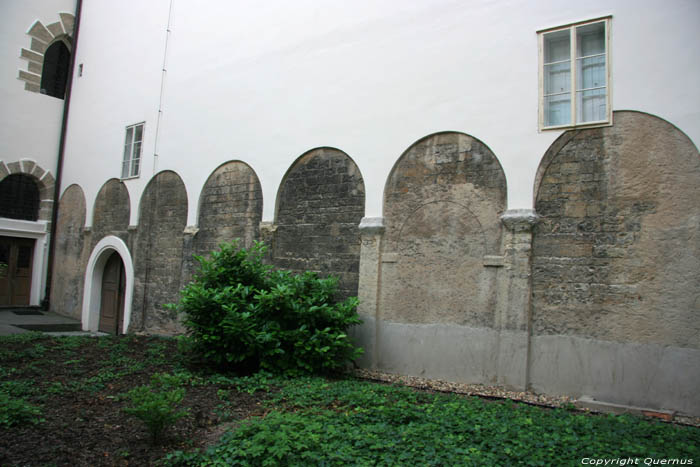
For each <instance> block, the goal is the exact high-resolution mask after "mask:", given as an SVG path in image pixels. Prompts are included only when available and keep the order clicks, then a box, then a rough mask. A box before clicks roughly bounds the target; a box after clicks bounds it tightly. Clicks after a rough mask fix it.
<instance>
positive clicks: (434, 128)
mask: <svg viewBox="0 0 700 467" xmlns="http://www.w3.org/2000/svg"><path fill="white" fill-rule="evenodd" d="M49 3H50V2H37V4H36V5H34V8H35V9H36V10H37V11H34V10H31V9H30V8H29V7H28V6H19V2H17V3H15V4H12V2H11V4H12V5H13V8H14V9H15V10H17V11H18V12H19V11H20V10H21V11H22V12H23V13H26V14H25V16H26V19H25V18H22V21H24V23H26V25H24V26H22V27H18V31H21V34H19V33H17V34H15V35H18V36H21V37H22V38H25V37H26V38H28V39H27V40H26V41H25V42H26V43H25V44H24V45H22V43H21V41H20V40H19V39H16V38H15V40H14V42H13V45H12V47H13V48H11V50H10V49H8V50H10V52H7V54H8V56H9V54H14V55H12V57H16V56H19V57H20V58H17V59H16V60H15V61H16V62H17V68H21V67H22V66H25V69H26V66H27V62H29V64H31V63H34V61H32V60H31V59H29V60H27V59H26V58H22V57H24V56H23V55H21V54H22V53H24V52H23V51H22V49H23V48H24V49H27V50H28V51H31V50H32V49H31V41H32V40H33V39H35V38H36V37H35V36H32V34H31V31H35V34H38V33H37V32H36V31H38V30H39V29H38V28H33V27H34V25H35V22H36V21H38V20H40V21H41V24H44V25H46V23H47V22H50V21H53V20H52V18H54V17H56V18H61V21H63V19H62V18H63V16H61V13H62V12H72V11H74V10H75V5H69V6H66V7H63V6H60V5H49ZM21 5H25V4H24V2H22V3H21ZM47 5H49V6H50V7H51V8H53V10H51V8H49V6H47ZM40 7H41V8H40ZM47 9H49V10H51V11H46V10H47ZM39 10H41V14H39ZM54 10H55V12H54ZM30 13H31V14H30ZM32 15H33V16H32ZM16 16H17V15H16ZM699 17H700V5H698V3H697V2H695V1H692V0H688V1H684V0H674V1H673V2H672V5H667V4H664V5H660V4H659V2H657V1H652V0H644V1H614V2H609V1H595V0H594V1H590V2H586V3H585V4H583V3H581V2H554V1H552V2H527V1H510V2H506V1H504V2H491V1H470V2H451V1H444V0H430V1H426V0H416V1H408V2H406V1H402V2H393V1H391V2H369V1H367V2H359V3H358V2H342V1H337V2H323V4H320V3H318V2H301V3H300V2H294V3H289V2H281V1H280V2H276V1H275V2H272V3H269V2H268V3H266V4H265V5H264V6H261V7H250V6H248V5H244V4H238V3H236V2H233V3H231V2H220V3H217V4H215V5H207V6H206V7H205V6H203V5H201V4H200V3H197V2H190V1H185V0H158V1H151V2H131V1H127V2H119V3H118V4H114V5H112V4H105V3H104V2H92V1H88V0H84V1H83V2H82V8H81V13H80V17H79V19H78V24H79V30H80V36H79V41H78V44H77V47H76V50H75V57H74V60H75V66H74V68H73V72H72V91H71V94H70V113H69V116H68V120H67V131H66V133H65V153H64V159H63V164H62V169H61V183H60V190H59V193H60V200H59V203H58V212H57V217H56V218H55V225H56V240H55V243H54V247H55V255H54V257H53V261H54V264H55V265H56V266H55V271H54V272H53V274H52V276H51V287H50V306H51V308H52V309H53V310H54V311H56V312H58V313H61V314H65V315H68V316H75V317H76V318H80V319H81V320H82V322H83V326H84V328H85V329H103V330H107V331H111V332H119V333H123V332H148V333H177V332H181V331H182V328H181V326H180V324H179V322H178V319H177V317H176V316H174V315H173V314H172V312H171V311H169V310H166V309H165V308H164V307H163V305H165V304H168V303H173V302H175V301H177V299H178V291H179V290H180V288H181V287H182V286H183V285H184V284H186V283H187V282H188V281H189V280H190V278H191V274H192V271H193V261H192V259H191V258H192V255H193V254H206V252H208V251H211V249H212V248H215V246H216V245H217V244H218V243H220V242H223V241H228V240H231V239H233V238H240V239H241V241H242V243H243V244H250V243H252V242H253V241H254V240H264V241H265V242H266V243H268V245H269V247H270V250H269V260H270V261H271V262H272V263H273V264H275V265H277V266H279V267H282V268H287V269H292V270H305V269H311V270H316V271H319V272H321V273H323V274H334V275H337V276H339V277H340V284H341V294H342V295H358V296H359V297H360V301H361V305H360V310H359V311H360V314H361V315H362V318H363V321H364V323H363V325H362V326H360V327H358V328H357V329H355V330H354V334H355V337H356V339H357V340H358V342H359V343H360V344H361V345H362V346H363V347H364V348H365V350H366V353H365V356H364V357H363V360H362V361H361V362H360V364H362V365H364V366H367V367H372V368H377V369H381V370H383V371H388V372H395V373H403V374H412V375H421V376H427V377H433V378H442V379H448V380H453V381H464V382H471V383H485V384H501V385H505V386H509V387H515V388H530V389H533V390H535V391H541V392H546V393H552V394H570V395H573V396H581V395H589V396H592V397H594V398H596V399H599V400H602V401H608V402H613V403H619V404H624V405H633V406H642V407H651V408H657V409H662V408H665V409H672V410H678V411H680V412H683V413H690V414H696V415H697V414H700V396H698V395H697V394H696V391H695V389H696V388H697V387H699V386H700V337H699V336H700V274H698V272H700V234H699V233H698V231H699V230H700V229H699V227H700V208H698V203H697V200H698V199H700V155H699V154H698V149H697V142H698V140H699V138H700V112H698V111H697V103H698V102H700V90H699V89H698V88H697V86H695V83H696V82H697V81H698V78H700V48H699V47H698V45H700V44H699V43H698V42H699V37H698V35H697V32H696V23H697V18H699ZM13 21H18V20H16V19H15V20H13ZM19 22H20V23H21V21H19ZM50 24H52V23H50ZM50 24H49V25H50ZM49 25H46V29H47V30H48V31H49V32H51V31H52V29H51V27H49ZM32 28H33V29H32ZM62 28H63V31H64V32H65V31H67V27H66V24H65V23H62ZM54 29H56V28H55V27H54ZM27 31H29V32H27ZM22 35H24V36H22ZM30 36H31V37H30ZM57 37H58V36H57V35H56V34H54V36H53V38H49V37H45V38H44V39H43V40H42V39H41V38H39V40H42V42H43V43H44V44H47V45H50V44H51V43H52V41H55V40H56V38H57ZM49 39H50V40H49ZM66 42H67V43H69V44H70V41H69V40H66ZM27 44H28V45H29V46H28V47H27ZM3 47H5V46H3ZM8 47H9V46H8ZM15 49H16V50H15ZM59 56H60V53H59ZM30 57H32V56H31V55H30ZM8 60H9V61H10V62H11V61H12V60H14V58H12V59H8ZM8 60H6V63H7V62H8ZM52 60H53V59H52ZM37 63H38V62H37ZM32 69H34V70H35V71H36V70H38V68H37V66H32ZM32 69H28V70H26V73H30V74H31V73H34V72H32ZM18 73H19V74H18ZM35 74H36V73H35ZM18 77H19V80H18V79H17V78H18ZM32 79H33V80H35V81H36V78H35V77H31V76H29V75H25V74H22V73H20V72H16V73H15V75H14V76H13V77H12V80H10V81H11V83H10V82H8V83H7V84H6V85H3V88H5V87H6V88H8V89H10V87H12V93H16V94H17V96H18V97H17V99H18V104H17V106H20V105H25V104H20V103H19V101H20V100H21V101H22V102H24V100H28V99H40V98H41V99H53V100H54V101H57V102H60V99H57V98H52V97H49V96H43V95H41V94H40V92H41V88H40V89H39V91H40V92H39V93H36V92H33V91H32V89H34V90H35V88H33V87H32V84H36V82H35V81H32ZM18 81H19V82H18ZM25 88H26V89H25ZM4 92H9V91H7V90H5V91H4ZM13 95H14V94H13ZM28 101H29V100H28ZM32 102H33V101H32ZM37 102H39V101H37ZM37 105H39V104H37ZM42 105H44V104H43V103H42ZM47 105H48V104H47ZM18 108H19V107H18ZM29 111H31V112H34V111H35V109H33V108H28V113H31V112H29ZM37 112H39V113H41V112H40V111H39V110H37ZM43 114H46V112H43ZM52 118H53V119H54V120H52V121H58V122H60V117H56V116H54V117H52ZM10 119H11V118H10V116H9V113H8V116H7V117H6V118H5V120H10ZM17 125H18V130H17V131H13V132H11V133H12V134H10V133H7V135H6V136H7V137H6V138H5V139H6V140H7V141H15V142H14V143H12V145H13V148H9V149H8V148H5V149H4V152H3V155H4V157H7V159H6V160H4V163H5V166H6V168H7V170H6V172H7V173H8V174H15V173H19V172H21V173H26V172H27V170H26V169H28V168H30V169H31V170H30V171H29V173H30V174H31V173H32V172H31V171H32V170H34V168H35V167H36V166H37V165H39V166H41V164H42V163H44V164H45V165H46V166H47V167H49V166H50V170H52V171H54V172H55V170H56V169H54V166H56V165H55V164H54V163H55V162H56V161H55V160H53V159H50V158H49V159H46V160H44V159H41V157H40V156H39V154H40V150H39V149H32V151H34V152H31V151H29V152H27V151H28V150H24V152H22V151H23V149H22V146H21V145H22V141H21V138H20V137H21V135H22V132H25V133H26V132H30V131H33V130H31V127H30V126H27V125H25V124H21V125H20V124H19V123H17ZM59 126H60V125H59ZM8 131H9V130H8ZM54 133H57V132H56V131H54ZM32 134H35V133H32ZM49 136H50V138H49ZM12 138H15V139H12ZM27 138H28V139H30V140H32V141H31V144H33V145H40V144H46V145H47V146H49V147H52V150H53V153H50V154H58V150H57V149H56V145H57V144H58V143H57V141H59V139H60V135H58V134H49V132H46V138H45V141H43V142H39V141H34V140H36V139H41V138H32V137H31V136H29V137H27ZM42 140H44V139H42ZM50 140H51V141H53V142H50ZM51 145H53V146H51ZM9 154H13V155H12V157H10V155H9ZM14 154H17V155H14ZM34 154H36V155H34ZM30 156H31V157H33V159H31V160H32V162H33V163H34V165H33V166H32V165H31V163H29V162H27V161H26V160H24V161H23V158H26V159H27V160H28V159H29V158H30ZM42 157H43V156H42ZM47 157H49V156H47ZM50 157H56V156H55V155H54V156H50ZM15 162H16V163H17V165H18V166H19V167H20V170H19V171H17V170H15V169H11V168H10V165H11V164H13V163H15ZM51 164H54V165H51ZM12 167H15V166H12ZM56 167H57V166H56ZM42 168H44V167H43V166H42ZM0 170H2V167H0ZM34 179H36V180H39V181H41V180H43V179H42V178H41V177H37V176H36V175H34ZM50 180H51V179H47V180H46V186H49V185H48V182H49V181H50ZM1 188H2V187H1V186H0V191H1ZM40 189H43V188H42V187H41V186H40ZM42 199H43V198H42ZM50 220H51V218H50V216H49V218H47V219H46V221H47V222H48V221H50ZM3 221H6V222H15V223H16V222H20V221H16V220H15V221H10V220H5V219H3ZM34 222H40V220H38V221H34ZM38 280H42V279H38ZM44 280H45V279H44ZM39 290H41V288H39ZM39 295H41V294H39ZM40 298H41V297H40V296H38V297H37V299H38V300H39V299H40Z"/></svg>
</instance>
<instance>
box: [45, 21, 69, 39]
mask: <svg viewBox="0 0 700 467" xmlns="http://www.w3.org/2000/svg"><path fill="white" fill-rule="evenodd" d="M46 29H48V30H49V32H50V33H51V34H53V35H54V37H58V36H62V35H63V34H65V32H64V31H63V26H62V25H61V22H60V21H56V22H55V23H51V24H49V25H48V26H46Z"/></svg>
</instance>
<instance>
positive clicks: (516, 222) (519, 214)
mask: <svg viewBox="0 0 700 467" xmlns="http://www.w3.org/2000/svg"><path fill="white" fill-rule="evenodd" d="M539 220H540V216H538V215H537V213H536V212H535V210H534V209H509V210H507V211H506V212H504V213H503V214H502V215H501V222H503V223H504V224H505V226H506V227H507V228H508V229H509V230H511V231H512V232H529V231H531V230H532V228H533V227H534V226H535V224H537V222H539Z"/></svg>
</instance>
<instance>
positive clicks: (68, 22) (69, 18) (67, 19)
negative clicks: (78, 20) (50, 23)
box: [58, 13, 75, 36]
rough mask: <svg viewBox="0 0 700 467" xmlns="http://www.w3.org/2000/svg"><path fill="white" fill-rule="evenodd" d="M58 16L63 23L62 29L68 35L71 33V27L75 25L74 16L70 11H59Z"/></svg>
mask: <svg viewBox="0 0 700 467" xmlns="http://www.w3.org/2000/svg"><path fill="white" fill-rule="evenodd" d="M58 16H60V17H61V22H62V23H63V29H64V30H65V31H66V34H68V35H69V36H72V35H73V27H74V26H75V16H73V15H71V14H70V13H59V14H58Z"/></svg>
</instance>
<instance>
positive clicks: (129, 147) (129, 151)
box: [124, 143, 131, 161]
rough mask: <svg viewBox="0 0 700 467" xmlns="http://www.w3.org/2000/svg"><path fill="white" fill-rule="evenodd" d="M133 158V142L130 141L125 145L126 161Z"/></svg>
mask: <svg viewBox="0 0 700 467" xmlns="http://www.w3.org/2000/svg"><path fill="white" fill-rule="evenodd" d="M130 160H131V143H128V144H126V145H125V146H124V161H130Z"/></svg>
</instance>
